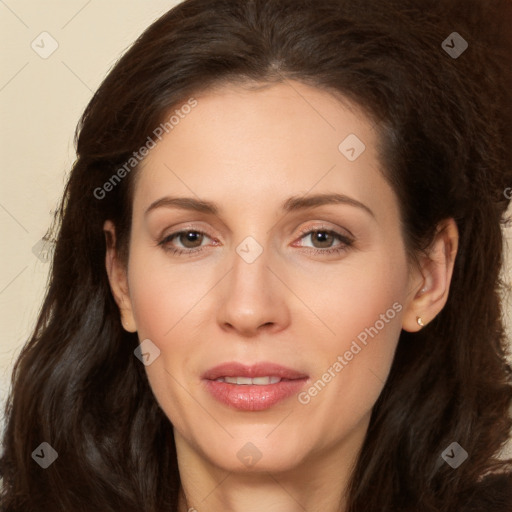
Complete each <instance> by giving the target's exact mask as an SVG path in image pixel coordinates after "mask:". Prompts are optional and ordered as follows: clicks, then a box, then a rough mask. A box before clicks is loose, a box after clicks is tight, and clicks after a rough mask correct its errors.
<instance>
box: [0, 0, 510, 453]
mask: <svg viewBox="0 0 512 512" xmlns="http://www.w3.org/2000/svg"><path fill="white" fill-rule="evenodd" d="M177 3H179V2H178V1H175V0H174V1H172V0H171V1H165V0H130V1H126V0H125V1H121V0H108V1H105V0H103V1H101V2H100V1H98V0H53V1H45V2H41V1H35V0H32V1H22V0H5V1H4V0H0V41H1V50H0V52H1V55H2V57H1V66H0V120H1V121H0V150H1V153H0V154H1V159H0V169H1V187H0V229H1V233H2V237H1V246H2V252H1V267H0V311H1V313H0V314H1V317H0V406H1V407H2V415H1V416H0V428H2V426H3V406H4V402H5V399H6V396H7V392H8V389H9V385H10V375H11V372H12V367H13V364H14V361H15V359H16V357H17V355H18V354H19V351H20V349H21V348H22V346H23V344H24V343H25V341H26V340H27V338H28V337H29V335H30V333H31V330H32V329H33V327H34V324H35V321H36V317H37V314H38V311H39V308H40V305H41V301H42V298H43V295H44V290H45V286H46V280H47V275H48V269H49V263H48V262H47V261H45V257H44V252H42V251H41V245H40V240H41V238H42V237H43V235H44V234H45V233H46V231H47V229H48V227H49V226H50V224H51V222H52V216H53V211H54V210H55V208H56V207H57V204H58V201H59V199H60V196H61V194H62V192H63V187H64V184H65V181H66V176H67V174H68V172H69V170H70V169H71V166H72V163H73V161H74V158H75V154H74V149H73V136H74V130H75V127H76V124H77V122H78V119H79V117H80V115H81V113H82V111H83V110H84V108H85V106H86V105H87V103H88V101H89V100H90V98H91V97H92V94H93V92H94V91H95V90H96V89H97V87H98V86H99V85H100V83H101V81H102V79H103V78H104V77H105V75H106V74H107V73H108V71H109V70H110V69H111V67H112V66H113V65H114V63H115V62H116V61H117V59H118V58H119V57H120V55H121V54H122V53H123V52H124V51H125V50H126V49H127V48H128V47H129V46H130V45H131V43H133V42H134V41H135V39H136V38H137V37H138V36H139V35H140V33H141V32H142V31H143V30H144V29H145V28H146V27H148V26H149V25H150V24H151V22H153V21H154V20H155V19H157V18H158V17H159V16H160V15H161V14H163V13H164V12H166V11H167V10H168V9H170V8H171V7H173V6H174V5H176V4H177ZM454 30H455V31H456V30H457V26H456V20H455V21H454ZM468 42H469V51H470V50H471V41H468ZM439 44H441V41H440V42H439ZM510 187H512V183H510ZM509 211H510V213H511V215H512V210H509ZM85 221H86V219H84V222H85ZM505 235H506V239H507V245H508V248H507V262H506V264H505V267H504V280H505V281H506V282H507V283H508V284H509V285H512V227H509V228H507V229H505ZM505 311H506V315H507V324H508V326H509V327H508V328H509V332H511V330H512V329H511V328H510V326H511V325H512V300H511V297H510V294H509V295H508V297H507V298H506V301H505ZM509 338H510V336H509ZM511 448H512V446H511ZM509 451H510V456H512V449H511V450H509Z"/></svg>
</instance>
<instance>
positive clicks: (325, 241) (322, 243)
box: [302, 231, 340, 249]
mask: <svg viewBox="0 0 512 512" xmlns="http://www.w3.org/2000/svg"><path fill="white" fill-rule="evenodd" d="M302 238H303V239H306V240H307V239H308V238H309V240H310V241H311V243H312V245H311V246H307V247H314V248H315V249H330V248H331V247H333V244H334V242H335V241H336V239H338V241H339V239H340V235H338V234H337V233H334V232H333V231H310V232H309V233H307V234H306V235H304V236H303V237H302ZM315 244H318V245H315ZM338 245H339V243H338Z"/></svg>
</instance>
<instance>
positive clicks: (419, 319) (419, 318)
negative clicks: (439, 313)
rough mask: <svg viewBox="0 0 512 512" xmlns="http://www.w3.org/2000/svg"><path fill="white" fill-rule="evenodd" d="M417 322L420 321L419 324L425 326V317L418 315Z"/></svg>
mask: <svg viewBox="0 0 512 512" xmlns="http://www.w3.org/2000/svg"><path fill="white" fill-rule="evenodd" d="M416 322H418V325H419V326H420V327H425V324H424V323H423V319H422V318H421V316H417V317H416Z"/></svg>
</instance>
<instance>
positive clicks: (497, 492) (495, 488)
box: [460, 473, 512, 512]
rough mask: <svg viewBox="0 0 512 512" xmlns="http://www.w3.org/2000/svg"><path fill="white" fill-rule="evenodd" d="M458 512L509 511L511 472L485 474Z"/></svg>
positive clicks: (511, 490)
mask: <svg viewBox="0 0 512 512" xmlns="http://www.w3.org/2000/svg"><path fill="white" fill-rule="evenodd" d="M465 502H466V505H465V506H464V507H463V508H462V509H461V510H460V512H510V511H512V473H500V474H494V475H490V476H487V477H486V478H484V479H483V480H482V481H481V482H479V483H478V484H477V485H476V486H475V487H474V489H473V490H472V492H471V493H470V495H469V496H466V500H465Z"/></svg>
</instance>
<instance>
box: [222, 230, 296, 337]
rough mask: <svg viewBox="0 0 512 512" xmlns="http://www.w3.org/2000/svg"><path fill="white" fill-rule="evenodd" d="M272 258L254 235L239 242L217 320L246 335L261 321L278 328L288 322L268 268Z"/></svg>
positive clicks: (256, 328)
mask: <svg viewBox="0 0 512 512" xmlns="http://www.w3.org/2000/svg"><path fill="white" fill-rule="evenodd" d="M271 259H272V254H271V252H270V251H269V250H266V248H265V247H264V246H263V245H262V244H260V243H259V242H257V241H256V239H255V238H254V237H246V238H245V239H244V240H242V242H240V243H239V244H238V246H237V247H236V249H235V254H234V257H233V266H232V271H231V272H230V273H229V276H228V278H227V283H226V286H225V287H224V288H223V292H222V294H223V296H222V298H221V303H220V305H219V309H218V322H219V324H220V325H221V326H222V327H223V328H227V327H230V328H232V329H235V330H237V331H239V332H240V333H244V334H245V335H249V334H255V333H256V332H257V330H258V329H259V328H260V327H261V326H263V325H266V326H269V325H272V326H273V328H274V329H279V328H282V327H283V326H284V325H285V324H286V323H287V321H288V311H287V306H286V303H285V300H284V299H285V298H284V296H283V295H282V293H280V291H279V284H278V283H276V282H273V281H275V278H274V276H273V274H272V272H270V270H269V269H268V265H269V263H270V260H271Z"/></svg>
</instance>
